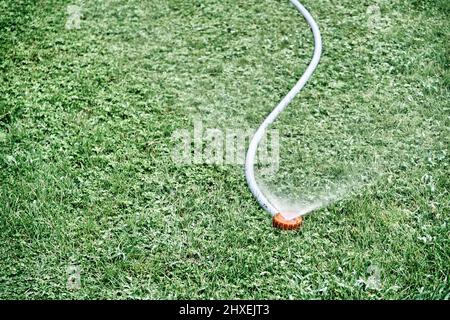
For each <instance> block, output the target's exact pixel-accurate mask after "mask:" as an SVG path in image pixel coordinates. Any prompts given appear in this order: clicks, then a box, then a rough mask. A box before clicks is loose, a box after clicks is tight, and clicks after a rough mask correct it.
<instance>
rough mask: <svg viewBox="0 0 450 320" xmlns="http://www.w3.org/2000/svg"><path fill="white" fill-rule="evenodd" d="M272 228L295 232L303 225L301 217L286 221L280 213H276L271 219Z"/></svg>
mask: <svg viewBox="0 0 450 320" xmlns="http://www.w3.org/2000/svg"><path fill="white" fill-rule="evenodd" d="M272 223H273V226H274V227H275V228H278V229H281V230H297V229H298V228H300V227H301V225H302V223H303V217H302V216H299V217H296V218H294V219H291V220H287V219H286V218H285V217H283V215H282V214H281V213H277V214H276V215H274V216H273V219H272Z"/></svg>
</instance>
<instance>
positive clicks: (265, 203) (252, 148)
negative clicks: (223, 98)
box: [245, 0, 322, 230]
mask: <svg viewBox="0 0 450 320" xmlns="http://www.w3.org/2000/svg"><path fill="white" fill-rule="evenodd" d="M290 1H291V3H292V4H293V5H294V6H295V7H296V8H297V10H298V11H299V12H300V13H301V14H302V15H303V17H304V18H305V20H306V22H307V23H308V24H309V26H310V27H311V30H312V32H313V35H314V54H313V57H312V59H311V62H310V63H309V65H308V68H306V71H305V73H304V74H303V75H302V77H301V78H300V80H298V82H297V83H296V84H295V86H294V87H293V88H292V89H291V90H290V91H289V93H288V94H287V95H286V96H285V97H284V98H283V100H281V102H280V103H279V104H278V105H277V106H276V107H275V109H273V110H272V112H271V113H270V114H269V115H268V116H267V118H266V119H265V120H264V121H263V123H262V124H261V125H260V126H259V128H258V130H256V133H255V135H254V136H253V138H252V140H251V141H250V145H249V147H248V151H247V157H246V159H245V177H246V179H247V183H248V186H249V188H250V191H251V192H252V194H253V195H254V197H255V198H256V200H257V201H258V203H259V204H260V206H261V207H262V208H263V209H264V210H266V211H267V212H269V213H270V214H271V215H272V217H273V218H272V223H273V226H274V227H276V228H279V229H282V230H295V229H298V228H300V226H301V225H302V222H303V217H302V216H303V214H302V213H300V212H298V213H296V214H295V215H292V213H287V212H279V210H278V209H277V208H275V207H274V206H273V204H271V203H270V201H269V200H268V199H267V198H266V196H265V195H264V194H263V192H262V191H261V189H260V188H259V186H258V184H257V183H256V179H255V156H256V151H257V149H258V144H259V142H260V141H261V139H262V138H263V136H264V134H265V132H266V130H267V128H268V127H269V125H270V124H271V123H272V122H274V121H275V119H276V118H277V117H278V115H279V114H280V113H281V112H282V111H283V110H284V109H285V108H286V107H287V106H288V104H289V103H290V102H291V101H292V100H293V99H294V97H295V96H296V95H297V94H298V93H299V92H300V90H302V88H303V87H304V86H305V84H306V82H307V81H308V80H309V78H310V77H311V75H312V74H313V72H314V70H315V69H316V68H317V65H318V64H319V61H320V55H321V53H322V38H321V36H320V31H319V27H318V26H317V23H316V22H315V21H314V18H313V17H312V16H311V14H310V13H309V12H308V10H306V8H305V7H304V6H303V5H302V4H300V2H298V1H297V0H290Z"/></svg>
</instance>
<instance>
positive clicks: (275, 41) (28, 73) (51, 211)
mask: <svg viewBox="0 0 450 320" xmlns="http://www.w3.org/2000/svg"><path fill="white" fill-rule="evenodd" d="M68 4H80V3H77V2H73V3H71V2H68V1H39V2H38V1H25V0H23V1H13V2H11V1H5V0H1V1H0V244H1V245H0V254H1V257H2V259H1V260H0V298H2V299H10V298H19V299H25V298H27V299H42V298H49V299H55V298H62V299H73V298H88V299H98V298H119V299H120V298H152V299H167V298H168V299H179V298H225V299H231V298H292V299H310V298H318V299H329V298H336V299H343V298H350V299H379V298H384V299H395V298H401V299H405V298H413V299H420V298H424V299H442V298H449V297H450V284H449V283H450V278H449V275H450V243H449V242H450V240H449V239H450V227H449V222H448V221H449V217H450V204H449V202H450V201H449V200H450V196H449V188H450V186H449V177H448V176H449V137H450V132H449V127H450V123H449V119H450V114H449V98H450V95H449V88H450V74H449V56H450V50H449V49H450V47H449V43H450V25H449V24H450V16H449V11H450V10H449V3H448V1H446V0H394V1H382V0H380V1H350V0H344V1H339V2H331V1H324V0H316V1H312V0H305V1H303V4H304V5H305V6H306V7H307V8H308V9H309V10H310V11H311V13H312V15H313V16H314V17H315V18H316V20H317V22H318V24H319V26H320V28H321V31H322V33H323V41H324V53H323V58H322V61H321V64H320V66H319V68H318V70H317V72H316V73H315V74H314V76H313V78H312V80H311V81H310V82H309V83H308V85H307V87H306V88H305V90H304V91H303V92H302V93H301V94H300V96H299V97H297V98H296V99H295V101H294V102H293V103H292V104H291V105H290V106H289V108H288V109H287V110H286V112H285V113H283V114H282V116H281V117H280V119H279V122H278V123H277V128H278V129H279V130H280V133H281V136H282V141H283V143H282V145H281V154H282V165H285V166H286V167H285V168H286V169H285V171H283V168H281V172H280V174H283V172H290V174H291V176H292V177H302V174H305V176H306V177H307V176H308V175H307V174H308V172H311V171H316V170H317V171H320V170H321V169H323V171H324V172H329V170H332V167H333V163H334V162H333V161H334V160H333V161H332V162H331V164H330V163H326V164H324V165H323V167H322V166H318V165H316V164H315V163H316V162H315V160H314V157H315V156H317V157H319V156H320V157H322V158H327V157H328V156H330V157H332V156H335V157H334V158H332V159H337V160H339V159H341V158H339V156H338V155H336V154H337V153H339V154H344V155H350V156H347V157H344V159H341V160H342V163H343V164H346V163H351V162H352V161H355V163H356V161H357V156H358V155H359V154H360V153H358V150H359V148H362V149H363V151H364V152H366V151H367V153H368V158H370V159H371V158H372V157H373V156H374V155H377V154H379V155H381V156H382V162H383V169H382V172H381V173H380V174H379V176H378V177H377V179H376V180H375V183H373V184H370V185H369V186H367V187H365V188H364V189H363V190H362V191H361V192H359V193H358V194H356V195H355V196H352V197H350V198H347V199H345V200H343V201H340V202H337V203H335V204H333V205H331V206H329V207H327V208H324V209H321V210H319V211H317V212H316V213H315V214H313V215H311V216H309V217H308V218H307V219H306V222H305V225H304V227H303V228H302V229H301V230H300V231H298V232H281V231H279V230H275V229H273V228H272V227H271V224H270V218H269V216H268V215H267V214H266V213H264V212H263V211H262V210H261V209H260V208H259V207H258V205H257V204H256V202H255V200H254V199H253V198H252V196H251V194H250V192H249V190H248V188H247V185H246V181H245V177H244V173H243V167H242V166H239V165H190V166H179V165H177V164H175V163H174V162H173V161H172V157H171V153H172V150H173V147H174V143H173V139H172V138H171V136H172V133H173V132H174V131H175V130H177V129H183V128H192V123H193V120H194V118H195V117H200V118H201V119H202V121H204V124H205V126H208V127H219V128H228V127H251V128H256V127H257V126H258V124H259V123H260V122H261V121H262V120H263V118H264V117H265V116H266V115H267V113H268V112H270V110H271V109H272V108H273V107H274V105H275V104H276V103H277V102H278V101H279V100H280V99H281V98H282V97H283V96H284V94H286V92H287V91H288V90H289V88H290V87H292V85H293V84H294V83H295V81H296V80H297V78H298V77H299V76H300V75H301V73H302V72H303V71H304V69H305V68H306V65H307V63H308V61H309V59H310V57H311V54H312V50H313V47H312V45H313V43H312V36H311V34H310V30H309V28H308V27H307V24H306V22H304V21H303V19H302V18H301V17H300V16H299V15H298V13H297V12H296V11H295V9H294V8H293V7H292V6H291V5H290V4H289V2H288V1H284V0H283V1H281V0H264V1H256V0H245V1H244V0H242V1H241V0H239V1H236V0H224V1H216V0H191V1H184V0H169V1H163V0H158V1H156V0H155V1H149V2H143V1H136V0H134V1H133V0H132V1H124V0H115V1H109V0H108V1H84V4H83V5H82V13H83V16H82V20H81V24H80V28H79V29H73V30H67V29H66V28H65V23H66V20H67V11H66V8H67V5H68ZM373 5H377V6H378V8H379V9H380V14H379V16H373V15H372V16H370V14H368V8H369V6H373ZM372 8H373V7H372ZM333 137H334V139H333ZM330 138H331V139H330ZM348 138H352V140H348ZM297 141H301V143H297ZM353 141H355V143H352V142H353ZM333 142H335V143H333ZM354 146H356V147H354ZM341 147H342V148H343V149H342V148H341ZM346 148H347V149H346ZM296 150H297V151H298V152H296ZM302 150H307V151H308V153H301V151H302ZM287 151H289V152H287ZM347 151H348V152H347ZM359 151H360V150H359ZM300 154H303V157H302V158H299V157H300ZM305 154H307V155H305ZM363 158H364V157H363ZM337 160H336V161H337ZM332 173H333V171H332ZM281 177H286V175H284V176H283V175H281ZM306 182H307V181H305V183H306ZM70 268H72V269H73V268H77V269H78V270H79V272H80V279H81V286H80V288H78V289H70V288H68V286H67V281H68V272H70V271H68V269H69V270H70ZM374 270H375V271H374Z"/></svg>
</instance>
